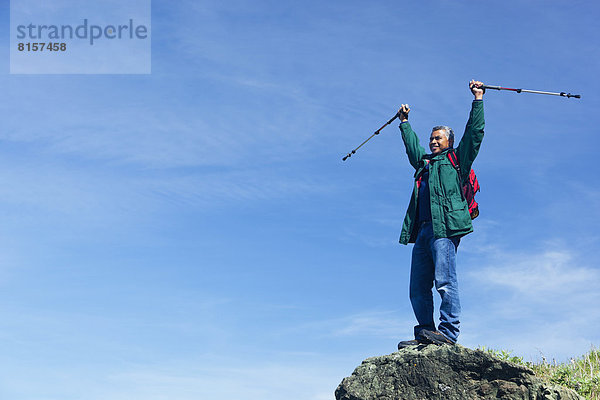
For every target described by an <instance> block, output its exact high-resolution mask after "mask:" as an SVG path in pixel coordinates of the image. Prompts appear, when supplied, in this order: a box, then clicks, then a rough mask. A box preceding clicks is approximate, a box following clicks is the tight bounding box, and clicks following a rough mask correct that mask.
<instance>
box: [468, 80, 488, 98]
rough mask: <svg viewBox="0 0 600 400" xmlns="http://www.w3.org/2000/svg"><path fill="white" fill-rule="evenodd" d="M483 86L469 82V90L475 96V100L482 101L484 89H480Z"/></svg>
mask: <svg viewBox="0 0 600 400" xmlns="http://www.w3.org/2000/svg"><path fill="white" fill-rule="evenodd" d="M482 86H483V82H479V81H475V80H471V82H469V89H471V93H473V96H475V100H482V99H483V94H484V93H485V89H481V87H482Z"/></svg>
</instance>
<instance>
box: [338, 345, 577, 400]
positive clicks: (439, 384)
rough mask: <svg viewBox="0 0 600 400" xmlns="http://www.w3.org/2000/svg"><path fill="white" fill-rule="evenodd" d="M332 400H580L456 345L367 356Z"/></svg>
mask: <svg viewBox="0 0 600 400" xmlns="http://www.w3.org/2000/svg"><path fill="white" fill-rule="evenodd" d="M335 398H336V400H426V399H445V400H467V399H468V400H470V399H504V400H513V399H514V400H517V399H519V400H520V399H523V400H580V399H582V397H580V396H579V395H578V394H577V393H575V392H574V391H573V390H571V389H568V388H564V387H562V386H557V385H550V384H548V383H546V382H544V381H542V380H541V379H540V378H538V377H536V376H535V375H534V373H533V371H532V370H530V369H529V368H527V367H525V366H522V365H518V364H514V363H511V362H508V361H503V360H500V359H499V358H497V357H495V356H493V355H492V354H489V353H488V352H484V351H481V350H471V349H468V348H466V347H463V346H460V345H454V346H449V345H443V346H436V345H428V346H426V345H421V346H415V347H409V348H405V349H402V350H400V351H397V352H395V353H392V354H389V355H384V356H379V357H371V358H368V359H366V360H365V361H363V362H362V364H361V365H360V366H358V367H357V368H356V369H355V370H354V372H353V373H352V375H351V376H349V377H347V378H344V379H343V380H342V382H341V383H340V385H339V386H338V388H337V389H336V391H335Z"/></svg>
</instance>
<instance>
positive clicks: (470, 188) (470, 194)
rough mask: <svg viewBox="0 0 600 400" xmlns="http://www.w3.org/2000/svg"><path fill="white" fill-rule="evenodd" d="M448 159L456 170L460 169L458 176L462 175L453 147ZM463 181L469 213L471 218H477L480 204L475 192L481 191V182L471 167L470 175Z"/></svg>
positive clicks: (463, 190) (464, 195)
mask: <svg viewBox="0 0 600 400" xmlns="http://www.w3.org/2000/svg"><path fill="white" fill-rule="evenodd" d="M447 154H448V160H450V163H451V164H452V166H453V167H454V168H456V170H457V171H458V176H459V177H460V175H461V173H460V165H458V157H457V156H456V150H454V149H452V150H450V151H449V152H448V153H447ZM461 183H462V193H463V197H464V199H465V200H466V201H467V204H468V205H469V214H471V219H475V218H477V216H478V215H479V204H477V202H476V201H475V193H477V192H479V189H480V188H479V182H478V181H477V176H475V171H473V169H471V171H469V177H468V178H467V180H466V181H465V182H461Z"/></svg>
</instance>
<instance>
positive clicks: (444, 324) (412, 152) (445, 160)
mask: <svg viewBox="0 0 600 400" xmlns="http://www.w3.org/2000/svg"><path fill="white" fill-rule="evenodd" d="M482 86H483V83H482V82H479V81H474V80H472V81H471V82H469V88H470V89H471V92H472V93H473V95H474V96H475V100H473V104H472V106H471V113H470V115H469V121H468V122H467V126H466V128H465V133H464V134H463V137H462V138H461V140H460V143H459V144H458V146H457V147H456V149H454V150H453V146H454V132H453V131H452V129H450V128H449V127H447V126H435V127H433V129H432V132H431V136H430V138H429V150H430V151H431V154H427V152H426V151H425V149H424V148H423V146H421V145H420V144H419V138H418V137H417V135H416V133H415V132H414V131H413V130H412V128H411V126H410V123H409V122H408V113H409V112H410V108H409V107H408V104H403V105H402V107H401V108H400V110H399V111H398V117H399V119H400V120H401V123H400V131H401V132H402V140H403V141H404V145H405V146H406V154H407V155H408V161H409V162H410V164H411V165H412V166H413V167H414V168H415V171H416V172H415V175H414V177H415V184H414V188H413V192H412V197H411V199H410V203H409V206H408V211H407V212H406V216H405V218H404V223H403V225H402V233H401V235H400V243H402V244H408V243H414V244H415V245H414V247H413V251H412V261H411V268H410V302H411V304H412V307H413V311H414V313H415V317H416V319H417V325H416V326H415V328H414V335H415V339H414V340H407V341H402V342H400V343H398V349H401V348H403V347H408V346H414V345H418V344H422V343H423V344H430V343H434V344H444V343H447V344H454V343H456V340H457V339H458V335H459V332H460V330H459V327H460V322H459V317H460V301H459V296H458V281H457V276H456V251H457V248H458V244H459V242H460V238H461V237H462V236H464V235H466V234H468V233H471V232H473V224H472V223H471V216H470V214H469V209H468V206H467V202H466V201H465V199H464V196H463V193H462V182H464V181H465V180H466V179H467V178H468V176H469V172H470V170H471V165H472V164H473V161H474V160H475V157H476V156H477V153H478V152H479V146H480V145H481V141H482V140H483V128H484V119H483V94H484V89H482ZM451 151H454V152H455V154H456V156H457V159H458V168H455V167H454V166H453V165H452V162H451V161H450V159H449V156H448V153H449V152H451ZM459 175H460V176H459ZM434 285H435V288H436V290H437V291H438V293H439V294H440V296H441V304H440V323H439V325H438V327H437V329H436V326H435V322H434V319H433V313H434V307H433V294H432V288H433V286H434Z"/></svg>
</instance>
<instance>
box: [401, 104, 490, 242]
mask: <svg viewBox="0 0 600 400" xmlns="http://www.w3.org/2000/svg"><path fill="white" fill-rule="evenodd" d="M484 125H485V122H484V119H483V101H482V100H475V101H473V104H472V106H471V113H470V115H469V121H468V122H467V126H466V128H465V133H464V134H463V137H462V138H461V140H460V143H459V145H458V147H457V148H456V152H457V153H456V154H457V156H458V160H459V165H460V170H461V175H462V176H461V177H460V178H459V176H458V172H457V171H456V169H455V168H454V167H453V166H452V164H451V163H450V160H448V156H447V155H446V153H447V152H448V151H449V150H450V149H448V150H445V151H443V152H442V153H440V154H438V155H437V156H433V155H432V154H427V153H426V151H425V149H424V148H423V146H421V145H420V144H419V138H418V137H417V134H416V133H415V132H414V131H413V130H412V128H411V126H410V124H409V123H408V122H404V123H402V124H400V131H401V132H402V140H403V141H404V145H405V146H406V154H408V160H409V161H410V164H411V165H412V166H413V167H414V168H415V170H416V172H415V175H414V178H415V184H414V188H413V193H412V197H411V199H410V203H409V205H408V210H407V211H406V216H405V217H404V223H403V224H402V233H401V234H400V243H402V244H408V243H414V242H415V240H416V239H417V233H418V227H417V226H416V225H417V201H418V194H419V190H418V188H417V179H418V177H419V175H420V174H421V172H422V171H423V169H424V168H425V165H426V164H427V162H429V190H430V202H431V220H432V224H433V234H434V236H435V237H436V238H442V237H452V236H464V235H466V234H468V233H471V232H473V224H472V223H471V216H470V215H469V208H468V206H467V202H466V201H465V199H464V198H463V195H462V190H461V182H462V181H464V180H466V179H467V178H468V176H469V172H470V170H471V165H472V164H473V161H475V157H477V153H479V146H480V145H481V141H482V140H483V128H484Z"/></svg>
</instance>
